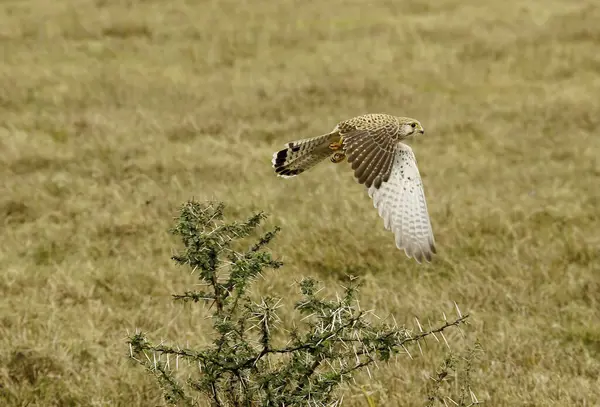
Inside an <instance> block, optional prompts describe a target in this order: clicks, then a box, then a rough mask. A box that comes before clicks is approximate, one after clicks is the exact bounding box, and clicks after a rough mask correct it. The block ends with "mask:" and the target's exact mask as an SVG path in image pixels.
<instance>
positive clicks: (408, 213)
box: [368, 143, 436, 263]
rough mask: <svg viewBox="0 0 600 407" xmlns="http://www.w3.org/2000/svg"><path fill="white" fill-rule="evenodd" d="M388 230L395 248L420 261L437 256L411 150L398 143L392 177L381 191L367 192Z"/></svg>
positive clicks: (370, 190)
mask: <svg viewBox="0 0 600 407" xmlns="http://www.w3.org/2000/svg"><path fill="white" fill-rule="evenodd" d="M368 192H369V196H370V197H371V198H372V199H373V205H374V206H375V208H377V210H378V211H379V216H381V217H382V218H383V222H384V226H385V228H386V229H388V230H391V231H392V232H393V233H394V235H395V237H396V246H397V247H398V248H399V249H404V252H405V253H406V255H407V256H408V257H414V258H415V260H417V262H419V263H420V262H421V261H422V260H423V258H425V259H426V260H427V261H431V258H432V254H434V253H436V249H435V241H434V239H433V231H432V229H431V222H430V220H429V214H428V212H427V203H426V202H425V193H424V192H423V183H422V181H421V175H420V174H419V169H418V168H417V162H416V159H415V155H414V154H413V151H412V149H411V148H410V147H409V146H407V145H406V144H402V143H398V144H397V148H396V153H395V154H394V160H393V164H392V170H391V173H390V177H389V179H388V180H387V181H386V182H383V183H382V184H381V186H380V187H379V188H377V187H375V185H373V186H371V187H370V188H369V190H368Z"/></svg>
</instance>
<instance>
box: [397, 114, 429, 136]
mask: <svg viewBox="0 0 600 407" xmlns="http://www.w3.org/2000/svg"><path fill="white" fill-rule="evenodd" d="M398 122H399V123H400V136H401V138H406V137H410V136H417V135H419V134H423V133H425V130H424V129H423V126H422V125H421V123H419V121H418V120H415V119H411V118H410V117H399V118H398Z"/></svg>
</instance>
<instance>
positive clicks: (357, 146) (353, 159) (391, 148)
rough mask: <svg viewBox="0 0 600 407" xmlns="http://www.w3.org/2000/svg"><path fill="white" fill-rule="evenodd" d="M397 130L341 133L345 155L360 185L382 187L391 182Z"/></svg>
mask: <svg viewBox="0 0 600 407" xmlns="http://www.w3.org/2000/svg"><path fill="white" fill-rule="evenodd" d="M394 130H395V129H394V127H393V126H391V125H390V126H382V127H380V128H377V129H350V130H349V131H347V132H344V131H342V130H341V129H340V134H341V136H342V143H343V148H344V154H345V155H346V157H347V159H348V162H349V163H350V164H351V165H352V169H353V170H354V177H355V178H356V180H357V181H358V183H359V184H365V186H366V187H367V188H370V187H371V186H373V185H374V186H375V187H377V188H378V187H379V186H381V184H382V182H385V181H387V180H388V179H389V177H390V173H391V171H392V164H393V162H394V155H395V154H394V153H395V151H396V144H397V143H398V141H397V140H394V139H393V138H392V136H395V133H394Z"/></svg>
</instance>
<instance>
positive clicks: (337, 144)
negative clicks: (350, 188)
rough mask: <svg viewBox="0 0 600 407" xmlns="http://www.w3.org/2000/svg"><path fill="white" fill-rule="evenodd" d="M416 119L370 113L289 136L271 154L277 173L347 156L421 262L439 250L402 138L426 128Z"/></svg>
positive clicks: (400, 242)
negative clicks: (316, 132) (318, 132)
mask: <svg viewBox="0 0 600 407" xmlns="http://www.w3.org/2000/svg"><path fill="white" fill-rule="evenodd" d="M423 133H424V130H423V126H421V123H419V121H417V120H415V119H411V118H408V117H396V116H391V115H387V114H366V115H363V116H358V117H354V118H352V119H348V120H345V121H342V122H340V123H338V124H337V125H336V126H335V128H334V129H333V130H332V131H331V132H330V133H327V134H324V135H322V136H318V137H313V138H307V139H303V140H296V141H291V142H289V143H287V144H286V148H284V149H283V150H280V151H278V152H276V153H275V154H273V160H272V163H273V168H274V169H275V173H276V174H277V175H278V176H280V177H284V178H289V177H294V176H296V175H298V174H301V173H303V172H304V171H306V170H308V169H309V168H311V167H313V166H315V165H316V164H318V163H319V162H321V161H322V160H324V159H325V158H327V157H329V158H330V160H331V162H333V163H341V162H343V161H344V160H345V159H347V161H348V162H349V163H350V164H351V166H352V169H353V170H354V177H355V178H356V180H357V181H358V183H360V184H364V185H365V186H366V187H367V188H368V194H369V197H371V198H372V199H373V205H374V207H375V208H376V209H377V210H378V212H379V216H381V217H382V218H383V221H384V226H385V228H386V229H387V230H391V231H392V232H393V233H394V235H395V240H396V246H397V247H398V248H399V249H404V252H405V253H406V255H407V256H408V257H413V258H414V259H415V260H416V261H417V262H418V263H421V261H422V260H423V258H424V259H425V260H427V261H428V262H430V261H431V258H432V254H435V253H436V249H435V241H434V239H433V231H432V229H431V222H430V220H429V214H428V212H427V203H426V202H425V193H424V192H423V183H422V181H421V175H420V174H419V169H418V168H417V161H416V159H415V155H414V154H413V151H412V149H411V148H410V147H409V146H408V145H406V144H404V143H402V141H403V140H405V139H407V138H408V137H410V136H416V135H417V134H423Z"/></svg>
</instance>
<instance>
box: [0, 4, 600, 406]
mask: <svg viewBox="0 0 600 407" xmlns="http://www.w3.org/2000/svg"><path fill="white" fill-rule="evenodd" d="M598 21H600V11H599V8H598V4H597V3H596V2H594V1H592V0H582V1H577V2H576V1H566V0H565V1H555V0H543V1H542V0H536V1H516V0H510V1H506V2H495V1H481V0H439V1H435V2H433V1H426V0H414V1H391V0H389V1H383V0H381V1H373V2H369V3H366V2H364V1H358V0H352V1H349V0H348V1H342V0H330V1H327V2H325V1H323V2H317V1H294V0H280V1H258V0H256V1H243V0H242V1H228V0H221V1H216V0H215V1H183V0H173V1H133V0H131V1H117V0H114V1H111V0H96V1H88V0H79V1H75V0H73V1H58V0H57V1H53V2H46V1H42V0H31V1H6V0H4V1H2V2H1V3H0V49H1V50H2V61H1V62H0V84H1V87H0V180H1V182H0V317H1V318H0V404H2V405H10V406H24V405H29V406H54V405H56V406H68V405H94V406H102V405H118V406H150V405H162V404H161V403H162V401H161V395H160V392H159V391H158V390H157V389H156V386H155V383H154V381H153V380H152V379H151V378H149V377H147V375H146V374H145V373H144V372H143V371H142V370H141V369H140V368H137V367H132V364H131V362H129V361H128V360H127V358H126V356H127V348H126V345H125V337H126V335H127V332H128V331H129V332H131V331H132V330H134V329H136V328H141V329H144V330H145V331H147V332H148V333H149V334H150V335H151V336H152V337H154V338H163V339H180V340H182V341H186V342H187V343H188V344H189V345H195V344H202V343H203V341H205V340H206V339H207V337H208V334H209V331H208V330H207V327H208V326H209V322H208V321H206V320H205V319H203V316H205V315H206V312H205V311H204V310H202V309H195V308H191V309H190V308H185V309H184V308H182V307H181V306H180V305H176V304H173V303H172V301H171V298H170V295H171V294H172V293H175V292H181V291H183V290H184V289H186V288H190V287H191V285H193V284H194V283H195V277H194V276H190V275H189V274H187V272H185V271H182V269H178V268H176V267H175V266H174V264H172V262H171V261H170V260H169V257H170V255H171V253H172V251H173V250H174V249H175V248H176V247H177V245H176V242H175V241H173V240H172V239H171V238H170V237H169V236H168V234H167V233H166V230H167V229H168V227H170V226H171V225H172V218H173V216H175V215H176V211H177V207H178V206H179V205H180V204H181V203H183V202H184V201H185V200H187V199H189V198H192V197H195V198H197V199H219V200H223V201H225V202H226V203H227V204H228V205H229V209H230V212H231V213H232V214H233V215H236V216H237V215H240V216H242V215H243V216H246V215H248V214H250V212H251V211H252V210H254V209H262V210H265V211H267V212H269V213H270V214H271V218H270V221H269V222H270V224H279V225H281V226H282V227H283V232H282V234H281V236H280V238H279V239H278V240H277V241H276V242H275V243H274V244H273V245H272V250H273V251H274V253H275V254H277V255H278V256H281V257H283V260H284V261H285V262H286V266H285V267H284V268H283V269H282V270H281V271H280V272H279V273H278V274H268V275H266V276H265V279H264V280H263V281H261V282H260V284H259V287H258V288H260V290H261V291H262V292H270V293H271V294H275V295H279V296H283V297H285V298H286V299H287V300H286V301H287V303H289V304H291V301H292V299H293V298H294V294H293V293H295V291H296V288H295V287H293V286H291V284H290V282H291V281H292V280H293V279H298V278H300V277H301V276H303V275H306V276H314V277H317V278H320V279H322V280H323V281H324V282H325V284H327V287H328V288H327V291H328V292H329V293H333V292H335V291H336V290H338V289H339V287H338V286H337V284H339V283H340V280H341V278H342V277H343V276H344V275H345V274H347V273H352V274H355V275H359V276H361V277H362V278H363V279H364V281H365V288H364V289H363V291H362V292H361V304H362V305H363V307H367V308H375V309H376V310H377V313H378V314H380V315H387V314H390V313H391V314H393V315H394V316H395V317H396V319H397V320H398V321H399V322H402V323H407V324H409V325H412V324H413V322H412V321H413V319H412V318H413V317H414V316H420V317H421V318H423V319H427V318H432V319H436V318H437V319H439V316H440V314H441V312H442V311H447V312H450V311H451V309H452V301H456V302H457V303H458V304H459V305H460V306H461V308H462V309H463V311H465V312H469V313H471V315H472V324H471V325H470V327H469V328H467V330H466V334H467V338H468V339H469V340H474V339H475V338H478V339H479V340H480V341H481V343H482V346H483V349H484V350H485V353H484V354H483V357H482V359H481V361H480V362H479V363H478V364H477V365H476V367H475V371H474V379H473V386H474V390H475V392H476V393H477V394H478V396H479V397H480V398H481V399H483V400H487V405H489V406H516V405H521V406H597V405H600V379H599V376H600V304H599V303H600V301H599V299H600V276H599V268H600V266H599V260H598V254H599V252H598V251H599V249H598V248H599V247H600V233H599V230H600V210H599V209H598V208H599V205H600V188H599V183H600V161H599V158H598V154H599V152H600V141H599V140H600V134H599V133H598V130H599V127H600V98H599V95H600V76H599V72H600V24H598ZM368 112H387V113H391V114H397V115H406V116H411V117H415V118H418V119H419V120H420V121H421V122H422V123H423V125H424V127H425V129H426V133H425V136H424V137H422V138H420V139H418V140H416V141H415V142H414V143H413V148H414V150H415V153H416V155H417V159H418V161H419V166H420V169H421V174H422V176H423V179H424V184H425V188H426V196H427V199H428V202H429V210H430V215H431V217H432V222H433V227H434V232H435V236H436V240H437V243H438V247H439V255H438V256H437V257H436V259H435V261H434V262H433V263H432V264H430V265H418V264H416V263H415V262H413V261H410V260H409V259H407V258H406V257H405V256H404V254H403V253H402V252H400V251H398V250H396V249H395V247H394V243H393V238H392V236H391V235H390V234H389V233H388V232H386V231H385V230H384V229H383V225H382V221H381V220H380V219H379V218H378V216H377V213H376V212H375V211H374V210H373V208H372V204H371V201H370V200H369V198H368V196H367V194H366V191H365V190H364V187H363V186H360V185H357V184H356V183H355V182H354V180H353V178H352V176H351V173H350V171H349V169H348V168H347V166H346V165H337V166H334V165H322V166H320V167H319V168H316V169H315V170H314V171H311V172H308V173H305V174H302V176H301V177H298V178H295V179H292V180H282V179H279V178H277V177H275V176H274V175H273V173H272V169H271V167H270V159H271V154H272V152H273V151H275V150H277V149H279V148H280V147H281V146H282V144H283V143H285V142H287V141H289V140H293V139H298V138H304V137H309V136H314V135H319V134H322V133H323V132H325V131H328V130H329V129H330V128H332V127H333V126H334V125H335V124H336V123H337V122H338V121H340V120H342V119H345V118H348V117H351V116H354V115H358V114H362V113H368ZM286 316H288V317H289V315H288V314H285V313H284V315H283V317H284V318H285V317H286ZM451 342H452V343H453V344H455V345H454V346H456V347H460V346H461V345H460V344H461V343H462V342H461V339H460V336H453V339H452V341H451ZM442 355H443V349H442V348H441V347H440V346H437V345H435V344H432V345H431V346H430V347H429V348H428V349H427V350H426V352H425V355H424V356H422V357H421V356H419V357H418V358H416V360H414V361H408V359H407V358H404V359H402V358H400V359H399V360H398V362H397V363H392V364H390V365H387V366H385V365H384V366H380V368H379V369H378V370H375V371H373V374H374V379H373V380H372V381H369V380H367V377H366V376H365V375H361V376H360V377H359V382H360V383H361V384H366V385H368V386H369V387H368V388H369V391H370V392H372V394H373V396H374V398H375V399H376V400H377V401H378V403H379V405H382V406H383V405H386V406H394V405H401V406H419V405H423V401H424V393H423V389H424V387H425V384H426V382H427V380H428V379H427V375H428V374H431V373H432V372H433V371H434V370H435V367H436V364H437V363H438V362H439V361H440V358H441V357H442ZM345 405H346V406H349V407H350V406H361V405H364V402H363V400H362V396H361V395H360V392H359V391H358V390H357V389H356V388H352V387H351V388H349V389H348V391H347V393H346V397H345Z"/></svg>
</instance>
